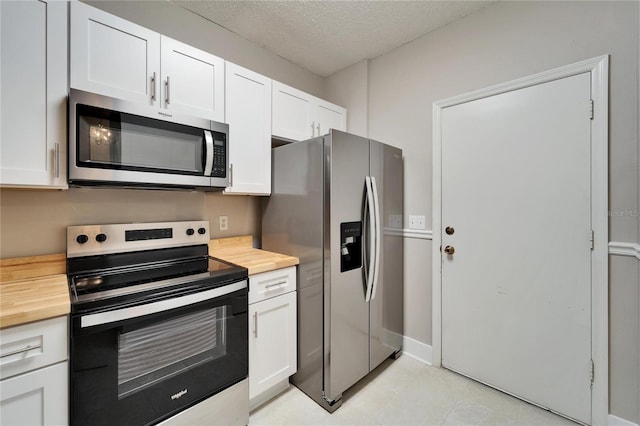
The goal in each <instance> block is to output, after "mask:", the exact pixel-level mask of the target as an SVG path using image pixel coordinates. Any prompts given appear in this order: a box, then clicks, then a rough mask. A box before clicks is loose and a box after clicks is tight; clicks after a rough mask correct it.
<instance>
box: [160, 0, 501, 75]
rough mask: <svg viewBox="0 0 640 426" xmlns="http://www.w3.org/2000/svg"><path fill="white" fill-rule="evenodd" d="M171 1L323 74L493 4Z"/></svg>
mask: <svg viewBox="0 0 640 426" xmlns="http://www.w3.org/2000/svg"><path fill="white" fill-rule="evenodd" d="M172 1H173V3H175V4H177V5H179V6H182V7H184V8H186V9H189V10H191V11H193V12H195V13H196V14H198V15H200V16H202V17H204V18H206V19H208V20H209V21H212V22H214V23H216V24H218V25H220V26H222V27H224V28H226V29H228V30H230V31H232V32H234V33H236V34H238V35H240V36H241V37H244V38H245V39H247V40H249V41H252V42H254V43H256V44H258V45H260V46H263V47H264V48H266V49H267V50H269V51H271V52H273V53H275V54H277V55H279V56H282V57H283V58H285V59H288V60H289V61H291V62H293V63H295V64H298V65H300V66H301V67H303V68H306V69H308V70H310V71H312V72H314V73H316V74H318V75H321V76H323V77H324V76H327V75H330V74H332V73H334V72H335V71H338V70H340V69H342V68H345V67H347V66H349V65H351V64H354V63H356V62H359V61H361V60H363V59H368V58H369V59H370V58H374V57H376V56H379V55H381V54H383V53H385V52H388V51H390V50H392V49H394V48H396V47H398V46H400V45H402V44H404V43H406V42H408V41H411V40H414V39H416V38H418V37H420V36H421V35H423V34H426V33H428V32H430V31H433V30H435V29H436V28H439V27H442V26H444V25H446V24H448V23H450V22H452V21H454V20H456V19H459V18H462V17H464V16H466V15H469V14H471V13H474V12H476V11H478V10H480V9H482V8H484V7H486V6H488V5H489V4H491V3H492V2H491V1H453V0H448V1H425V0H414V1H402V0H395V1H371V0H352V1H335V0H314V1H305V0H297V1H265V0H263V1H245V0H235V1H202V0H196V1H193V0H172Z"/></svg>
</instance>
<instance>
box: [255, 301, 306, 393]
mask: <svg viewBox="0 0 640 426" xmlns="http://www.w3.org/2000/svg"><path fill="white" fill-rule="evenodd" d="M249 316H250V317H249V321H250V325H249V399H251V398H254V397H256V396H258V395H260V394H261V393H262V392H264V391H266V390H267V389H269V388H270V387H272V386H273V385H276V384H277V383H278V382H280V381H282V380H285V379H287V378H288V377H289V376H291V375H292V374H294V373H295V372H296V368H297V358H296V292H295V291H292V292H290V293H287V294H283V295H282V296H277V297H273V298H271V299H267V300H264V301H262V302H258V303H254V304H252V305H249Z"/></svg>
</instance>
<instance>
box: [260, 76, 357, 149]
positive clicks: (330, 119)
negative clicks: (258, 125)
mask: <svg viewBox="0 0 640 426" xmlns="http://www.w3.org/2000/svg"><path fill="white" fill-rule="evenodd" d="M329 129H337V130H343V131H344V130H347V110H346V109H345V108H342V107H340V106H338V105H334V104H332V103H330V102H327V101H325V100H322V99H320V98H316V97H315V96H312V95H310V94H308V93H305V92H303V91H301V90H298V89H295V88H293V87H290V86H287V85H285V84H282V83H279V82H277V81H274V82H273V116H272V131H273V135H274V136H276V137H279V138H284V139H290V140H294V141H301V140H305V139H309V138H312V137H314V136H320V135H324V134H326V133H328V131H329Z"/></svg>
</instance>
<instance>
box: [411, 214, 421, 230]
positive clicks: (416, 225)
mask: <svg viewBox="0 0 640 426" xmlns="http://www.w3.org/2000/svg"><path fill="white" fill-rule="evenodd" d="M409 229H425V218H424V216H413V215H411V216H409Z"/></svg>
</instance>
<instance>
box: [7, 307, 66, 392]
mask: <svg viewBox="0 0 640 426" xmlns="http://www.w3.org/2000/svg"><path fill="white" fill-rule="evenodd" d="M67 330H68V318H67V317H66V316H63V317H57V318H51V319H48V320H44V321H37V322H32V323H30V324H24V325H18V326H15V327H9V328H5V329H2V330H0V342H2V343H1V344H0V377H1V378H2V379H3V380H4V379H6V378H7V377H12V376H15V375H16V374H20V373H24V372H26V371H31V370H35V369H36V368H41V367H44V366H47V365H51V364H54V363H56V362H60V361H64V360H66V359H67V348H68V346H69V342H68V331H67Z"/></svg>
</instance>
